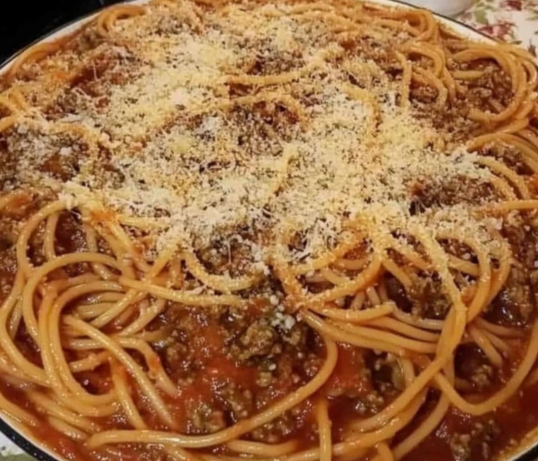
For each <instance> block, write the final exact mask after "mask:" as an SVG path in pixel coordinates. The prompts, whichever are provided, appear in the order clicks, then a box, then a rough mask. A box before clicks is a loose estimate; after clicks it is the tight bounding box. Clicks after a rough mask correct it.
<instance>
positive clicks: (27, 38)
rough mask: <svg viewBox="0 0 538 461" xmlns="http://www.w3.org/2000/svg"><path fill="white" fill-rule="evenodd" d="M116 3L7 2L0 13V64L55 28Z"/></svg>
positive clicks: (71, 0)
mask: <svg viewBox="0 0 538 461" xmlns="http://www.w3.org/2000/svg"><path fill="white" fill-rule="evenodd" d="M118 2H119V0H31V1H28V0H9V1H8V2H7V3H8V5H9V6H8V5H4V7H2V12H1V13H0V63H1V62H3V61H4V60H5V59H7V58H8V57H9V56H10V55H11V54H13V53H15V52H16V51H18V50H20V49H21V48H23V47H24V46H26V45H28V44H29V43H31V42H33V41H34V40H36V39H38V38H40V37H41V36H43V35H44V34H46V33H48V32H50V31H52V30H54V29H56V28H57V27H59V26H61V25H63V24H65V23H68V22H70V21H72V20H73V19H76V18H77V17H79V16H82V15H84V14H87V13H90V12H92V11H94V10H96V9H98V8H101V7H103V6H106V5H111V4H114V3H118Z"/></svg>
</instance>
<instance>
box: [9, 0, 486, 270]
mask: <svg viewBox="0 0 538 461" xmlns="http://www.w3.org/2000/svg"><path fill="white" fill-rule="evenodd" d="M291 8H292V7H291V6H284V5H282V6H281V5H278V6H276V5H267V4H266V5H260V4H250V3H249V2H246V3H243V4H238V5H229V6H228V7H227V8H225V9H224V11H223V10H221V11H218V12H215V11H212V10H207V11H206V10H204V11H202V10H200V9H199V8H197V7H194V6H193V5H190V4H189V3H188V2H184V3H181V4H179V5H178V6H177V7H173V6H169V5H162V6H156V5H154V6H151V7H148V11H147V13H146V14H144V15H141V16H137V17H132V18H126V19H121V20H118V21H117V22H116V23H115V24H114V26H113V28H112V29H111V30H110V37H109V39H108V40H106V41H105V42H104V43H101V44H100V45H99V46H98V47H97V48H96V49H94V50H92V52H91V53H87V54H84V55H83V56H81V61H80V63H79V66H80V68H81V69H85V71H86V73H87V71H88V69H90V70H91V71H92V72H93V73H94V74H93V78H91V75H90V77H89V83H88V82H86V83H84V84H78V85H77V84H75V85H72V86H66V85H63V86H54V85H52V84H51V85H50V86H49V90H50V91H48V92H45V93H46V94H43V95H41V96H40V98H41V100H40V103H41V106H42V110H41V113H39V114H38V115H36V114H32V113H30V114H28V115H27V116H26V117H25V118H24V119H22V120H21V121H20V122H19V123H18V125H17V128H16V129H15V132H14V133H13V134H12V135H11V136H10V137H9V138H8V143H10V149H11V150H12V151H13V152H16V153H17V155H18V162H17V168H18V171H17V173H16V176H17V177H18V178H19V180H20V181H22V182H23V183H26V184H32V185H37V186H40V185H41V186H42V185H44V184H45V185H47V186H50V187H51V188H53V189H54V190H55V191H57V192H58V194H59V196H60V197H61V198H62V199H63V200H65V201H66V203H68V205H69V206H70V207H80V206H83V207H85V208H87V209H90V210H94V211H95V212H98V211H99V210H113V211H114V212H115V214H116V215H117V216H123V217H129V218H144V219H145V221H144V222H146V223H147V224H148V229H149V230H148V231H147V232H148V233H149V234H150V235H151V236H152V238H153V239H152V240H151V241H152V245H150V246H151V248H148V250H149V251H154V252H158V251H160V250H162V249H163V248H164V247H167V246H170V245H177V246H178V248H179V247H181V248H187V249H193V250H200V249H203V248H207V247H210V246H211V245H212V244H213V243H214V242H215V241H217V240H220V239H225V238H228V237H230V236H232V235H236V234H238V233H241V232H243V231H244V230H245V229H248V232H249V233H250V234H251V235H255V236H257V237H256V239H257V240H258V243H259V244H260V245H261V246H262V248H264V249H267V248H272V247H274V246H275V245H280V244H282V243H284V244H288V245H289V246H290V247H291V252H290V255H289V257H290V258H292V259H293V260H295V261H307V260H309V259H311V258H314V257H315V256H317V255H319V254H321V253H322V252H323V251H325V250H326V249H327V248H331V247H333V246H334V245H335V243H336V242H338V241H339V240H341V239H342V238H344V237H345V235H346V232H347V231H346V223H349V222H353V221H354V220H357V219H358V218H360V219H363V221H364V222H366V221H367V222H369V223H370V224H368V226H371V229H378V230H381V231H386V232H390V231H392V230H394V229H395V228H398V229H400V230H402V231H404V232H405V230H406V227H407V226H409V225H411V224H413V225H415V224H417V223H420V224H422V225H425V226H428V227H429V228H431V229H432V232H435V229H436V228H443V229H444V228H446V227H447V226H448V227H450V226H452V227H453V228H456V229H457V228H458V226H460V225H461V222H462V220H463V221H464V222H465V226H466V228H467V229H469V230H470V231H471V232H474V230H475V227H477V226H480V225H481V224H480V223H476V225H474V224H473V225H471V224H470V223H473V220H474V219H475V218H473V217H472V216H471V215H470V214H469V213H468V212H467V211H466V209H467V208H466V206H465V205H464V202H465V200H466V198H465V190H462V191H461V192H462V197H461V200H460V202H461V203H456V204H454V205H450V206H446V205H443V204H442V203H438V204H436V205H435V206H433V209H432V210H426V211H429V213H425V214H423V215H418V216H416V215H415V213H413V212H412V208H413V204H414V203H415V202H416V199H417V187H422V188H424V187H426V189H427V190H426V193H427V192H428V190H430V191H431V192H432V193H435V191H441V192H442V190H443V187H444V185H445V184H448V183H451V182H454V181H459V182H461V183H462V184H467V183H472V184H473V186H472V187H479V186H480V185H481V184H486V183H488V182H489V181H490V180H491V173H490V172H489V171H488V170H487V169H485V168H483V167H481V166H479V165H478V164H477V161H476V160H477V157H476V155H475V154H473V153H470V152H468V151H467V149H466V147H465V145H458V144H457V143H453V142H447V139H448V138H447V136H446V134H445V133H443V131H442V130H439V129H434V128H433V127H432V126H431V125H430V124H429V123H428V122H427V120H425V119H424V117H419V114H417V112H416V109H413V108H412V107H410V108H409V109H404V108H402V107H401V104H400V91H401V85H400V78H401V77H397V78H394V77H391V76H390V75H389V74H388V73H387V72H386V71H385V70H384V69H383V59H386V57H385V55H383V52H385V53H387V50H391V49H394V48H396V47H397V46H398V44H400V43H403V42H405V41H407V40H408V39H409V37H408V35H407V34H406V33H405V32H399V33H394V31H391V30H390V29H388V30H387V32H386V33H384V34H381V33H380V32H378V35H379V37H377V40H378V41H379V48H380V50H381V51H380V59H379V61H378V60H376V59H372V58H371V57H367V56H363V55H362V54H361V53H360V52H356V51H354V52H348V51H347V50H346V49H345V48H344V47H343V45H341V44H339V41H338V34H337V33H336V32H335V28H334V27H333V26H334V24H332V23H331V22H330V21H323V20H322V14H321V12H315V13H312V14H311V15H310V16H301V15H290V14H288V13H289V11H290V9H291ZM193 11H196V12H197V13H196V14H194V13H193ZM318 13H319V14H318ZM89 30H90V31H91V28H90V29H89ZM88 33H89V32H88ZM67 54H68V53H67V52H66V57H65V61H66V62H68V61H69V62H71V61H72V59H71V58H70V57H69V56H67ZM49 59H50V60H53V59H56V60H60V61H61V56H56V57H51V58H49ZM46 61H47V60H45V64H43V63H41V64H39V66H41V67H39V69H46ZM35 66H36V67H37V66H38V65H35ZM39 69H38V70H36V73H38V74H39V72H40V70H39ZM80 71H81V72H82V70H80ZM44 72H46V70H45V71H44ZM43 78H44V77H43ZM268 82H269V83H268ZM45 109H46V110H45ZM47 162H57V164H59V165H60V166H61V169H62V171H64V170H65V175H58V174H52V173H51V172H50V169H47V168H43V166H44V165H47V164H48V163H47ZM49 164H50V163H49ZM487 200H488V197H487V196H484V197H483V198H482V201H487ZM475 205H479V204H475ZM440 211H441V212H440ZM95 216H97V214H95ZM120 221H121V220H120ZM469 226H470V227H469ZM473 226H474V227H473ZM297 242H300V245H298V244H297ZM260 258H263V255H260Z"/></svg>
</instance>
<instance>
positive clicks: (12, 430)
mask: <svg viewBox="0 0 538 461" xmlns="http://www.w3.org/2000/svg"><path fill="white" fill-rule="evenodd" d="M133 1H136V0H124V1H123V2H118V3H132V2H133ZM365 1H366V2H368V1H371V2H372V3H376V0H365ZM384 1H388V2H389V3H394V4H399V5H402V6H404V7H406V8H411V9H419V7H417V6H415V5H410V4H409V3H407V2H406V1H404V0H384ZM99 3H101V4H102V1H101V0H99ZM103 9H104V7H103V8H96V9H95V10H93V11H92V12H90V13H87V14H84V15H81V16H78V17H77V18H75V19H72V20H71V21H68V22H66V23H64V24H62V25H60V26H58V27H56V28H54V29H53V30H51V31H50V32H48V33H46V34H43V35H42V36H41V37H38V38H36V39H35V40H33V41H32V42H30V43H29V44H28V45H26V46H25V47H23V48H21V49H20V50H19V51H17V52H15V53H14V54H12V55H11V56H9V57H8V58H7V59H5V60H4V61H3V62H1V63H0V75H2V73H3V72H4V70H5V69H7V67H8V66H9V65H10V64H11V63H12V62H13V61H15V59H17V57H19V56H20V55H21V54H22V53H24V52H25V51H26V50H28V49H29V48H31V47H32V46H34V45H37V44H38V43H41V42H43V41H45V40H47V39H48V38H50V37H51V36H53V35H55V34H57V33H59V32H61V31H63V30H64V29H66V28H67V27H70V26H74V25H76V24H78V23H80V22H83V21H85V20H87V19H89V18H91V17H92V16H94V15H95V14H97V13H99V11H101V10H103ZM433 14H434V16H435V17H437V18H441V19H443V20H444V21H445V22H447V23H451V24H453V25H455V26H457V27H456V28H465V29H467V30H469V31H470V32H472V33H473V34H474V35H477V36H482V37H483V38H486V39H488V41H493V42H495V41H496V40H495V39H493V38H491V37H490V36H488V35H486V34H485V33H484V32H481V31H478V30H476V29H474V28H473V27H471V26H469V25H468V24H464V23H462V22H459V21H457V20H456V19H454V18H451V17H449V16H445V15H442V14H437V13H433ZM456 32H457V31H456ZM4 418H5V417H4V416H3V415H0V432H1V433H3V434H4V435H5V436H6V437H7V438H8V439H9V440H11V441H12V442H13V443H14V444H15V445H17V446H18V447H19V448H21V449H22V450H23V451H24V452H25V453H26V454H29V455H30V456H32V457H33V458H35V459H36V460H38V461H61V459H60V458H56V457H55V456H53V455H52V454H50V453H49V451H51V450H45V449H44V448H42V447H40V446H39V445H38V444H37V443H36V442H34V441H33V440H32V439H33V437H31V436H29V435H23V432H22V431H21V432H19V431H18V430H17V429H16V424H10V423H9V422H8V421H7V420H6V419H4ZM34 440H35V439H34ZM536 459H538V440H536V441H535V442H533V443H532V445H531V446H530V447H529V449H528V450H527V451H525V452H524V453H521V454H520V455H518V456H516V457H515V458H512V459H511V460H510V461H535V460H536Z"/></svg>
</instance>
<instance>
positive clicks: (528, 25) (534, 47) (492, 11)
mask: <svg viewBox="0 0 538 461" xmlns="http://www.w3.org/2000/svg"><path fill="white" fill-rule="evenodd" d="M446 1H450V0H446ZM456 19H457V20H459V21H461V22H463V23H465V24H468V25H470V26H472V27H473V28H475V29H477V30H479V31H480V32H483V33H485V34H487V35H490V36H492V37H494V38H496V39H499V40H503V41H506V42H510V43H515V44H518V45H520V46H522V47H524V48H526V49H527V50H529V51H530V52H531V53H533V54H534V56H537V57H538V0H478V1H477V2H476V3H475V5H474V6H473V7H472V8H470V9H469V10H467V11H465V12H464V13H462V14H460V15H458V16H457V17H456ZM0 461H33V458H31V457H30V456H28V455H26V454H24V453H23V451H22V450H21V449H20V448H19V447H17V446H16V445H14V444H13V442H11V441H10V440H9V439H7V438H6V437H5V436H4V435H3V434H1V433H0Z"/></svg>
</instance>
